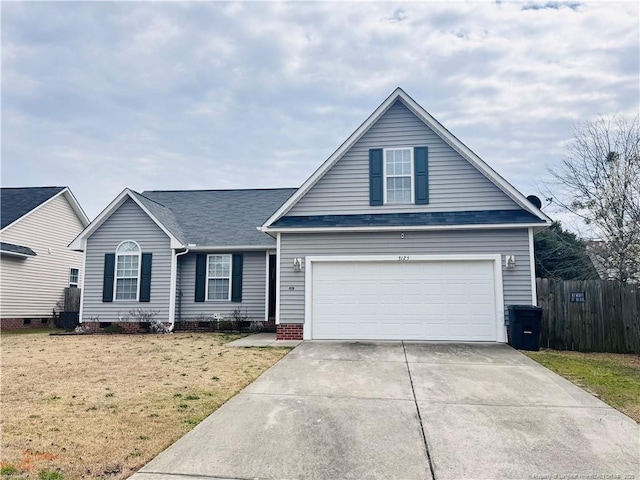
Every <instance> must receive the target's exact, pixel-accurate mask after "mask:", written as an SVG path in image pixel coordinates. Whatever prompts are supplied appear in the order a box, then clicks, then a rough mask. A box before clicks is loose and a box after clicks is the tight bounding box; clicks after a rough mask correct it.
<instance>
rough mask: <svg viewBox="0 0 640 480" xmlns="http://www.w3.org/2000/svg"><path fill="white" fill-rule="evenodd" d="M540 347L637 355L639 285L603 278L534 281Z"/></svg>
mask: <svg viewBox="0 0 640 480" xmlns="http://www.w3.org/2000/svg"><path fill="white" fill-rule="evenodd" d="M536 285H537V289H538V305H539V306H540V307H542V308H543V313H542V324H541V325H540V346H541V347H545V348H553V349H556V350H575V351H579V352H609V353H640V288H638V287H637V286H633V285H629V284H625V283H620V282H614V281H608V280H551V279H547V278H538V279H536Z"/></svg>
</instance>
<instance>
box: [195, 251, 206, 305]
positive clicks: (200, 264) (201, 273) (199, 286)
mask: <svg viewBox="0 0 640 480" xmlns="http://www.w3.org/2000/svg"><path fill="white" fill-rule="evenodd" d="M206 282H207V256H206V255H205V254H204V253H199V254H197V255H196V298H195V301H196V302H204V292H205V284H206Z"/></svg>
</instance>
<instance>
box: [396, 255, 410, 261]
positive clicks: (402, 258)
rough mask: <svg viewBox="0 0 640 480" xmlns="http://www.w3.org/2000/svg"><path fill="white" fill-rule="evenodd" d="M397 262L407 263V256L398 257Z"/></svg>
mask: <svg viewBox="0 0 640 480" xmlns="http://www.w3.org/2000/svg"><path fill="white" fill-rule="evenodd" d="M398 261H399V262H408V261H409V255H398Z"/></svg>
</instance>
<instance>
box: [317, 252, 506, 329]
mask: <svg viewBox="0 0 640 480" xmlns="http://www.w3.org/2000/svg"><path fill="white" fill-rule="evenodd" d="M494 288H495V287H494V278H493V262H491V261H448V262H444V261H431V262H429V261H424V262H401V263H399V262H314V264H313V273H312V306H311V311H312V335H313V338H318V339H323V338H324V339H417V340H483V341H495V340H496V330H497V327H496V306H495V291H494Z"/></svg>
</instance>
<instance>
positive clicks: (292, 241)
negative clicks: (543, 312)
mask: <svg viewBox="0 0 640 480" xmlns="http://www.w3.org/2000/svg"><path fill="white" fill-rule="evenodd" d="M281 235H282V236H281V239H280V260H279V261H280V278H281V281H280V323H303V322H304V289H305V285H304V276H305V274H304V271H302V272H294V271H293V266H292V265H293V259H294V258H296V257H303V258H304V257H306V256H312V255H314V256H315V255H331V256H339V255H348V256H354V255H463V254H465V255H470V254H501V255H515V257H516V267H515V268H514V269H512V270H507V269H505V268H504V261H502V264H503V269H502V282H503V293H504V303H505V313H506V305H512V304H526V305H530V304H531V275H530V272H531V270H530V268H531V267H530V261H529V237H528V231H527V230H526V229H513V230H473V231H463V230H459V231H437V232H405V233H404V239H401V238H400V232H376V233H349V234H345V233H342V234H340V233H317V234H306V233H305V234H281Z"/></svg>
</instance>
